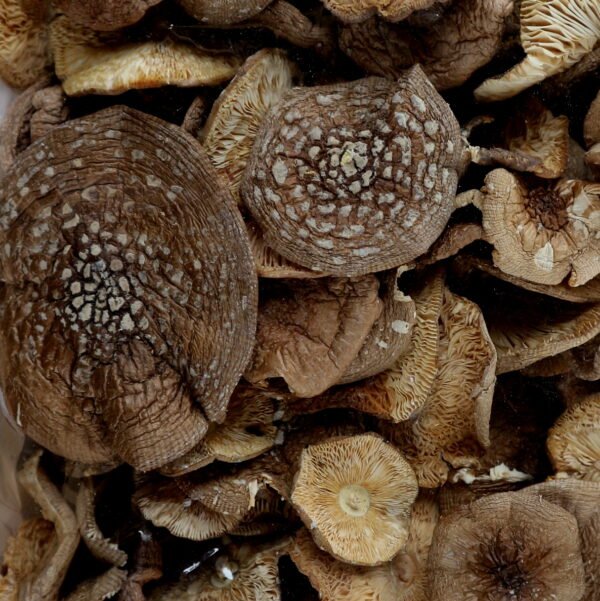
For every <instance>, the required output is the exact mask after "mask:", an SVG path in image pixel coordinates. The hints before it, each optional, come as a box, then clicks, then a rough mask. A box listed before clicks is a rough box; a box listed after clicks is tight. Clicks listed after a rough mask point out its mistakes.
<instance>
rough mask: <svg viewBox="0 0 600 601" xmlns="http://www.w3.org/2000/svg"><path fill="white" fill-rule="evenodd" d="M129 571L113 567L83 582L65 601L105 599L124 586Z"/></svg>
mask: <svg viewBox="0 0 600 601" xmlns="http://www.w3.org/2000/svg"><path fill="white" fill-rule="evenodd" d="M126 578H127V572H125V571H124V570H119V568H116V567H112V568H109V569H108V570H107V571H106V572H104V573H103V574H101V575H100V576H97V577H96V578H92V579H90V580H86V581H84V582H82V583H81V584H80V585H79V586H78V587H77V588H76V589H75V590H74V591H73V592H72V593H71V594H70V595H68V596H67V597H65V599H64V601H104V599H107V598H109V597H112V596H113V595H116V594H117V593H118V592H119V591H120V590H121V588H122V586H123V584H124V582H125V579H126Z"/></svg>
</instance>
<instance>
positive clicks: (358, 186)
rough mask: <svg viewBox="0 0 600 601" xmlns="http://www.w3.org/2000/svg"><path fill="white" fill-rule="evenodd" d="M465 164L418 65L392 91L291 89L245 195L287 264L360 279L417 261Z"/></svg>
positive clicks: (254, 162) (269, 127) (363, 86)
mask: <svg viewBox="0 0 600 601" xmlns="http://www.w3.org/2000/svg"><path fill="white" fill-rule="evenodd" d="M342 123H343V124H344V125H341V124H342ZM459 157H460V133H459V130H458V124H457V122H456V120H455V118H454V116H453V115H452V114H451V112H450V111H449V110H448V106H447V105H446V104H445V102H444V101H443V100H442V99H441V97H440V96H439V95H438V94H437V93H436V91H435V90H434V88H433V87H432V86H431V84H430V83H429V82H428V80H427V78H426V77H425V76H424V75H423V72H422V71H421V70H420V69H419V68H418V67H416V68H414V69H412V70H411V71H409V72H408V73H407V74H405V75H404V76H403V77H402V78H400V79H399V80H398V81H397V82H388V81H386V80H383V79H376V78H371V79H365V80H358V81H355V82H352V83H343V84H335V85H331V86H324V87H314V88H295V89H293V90H292V91H290V92H288V93H287V94H286V95H285V96H284V97H283V99H282V100H281V101H280V102H279V103H278V104H277V106H276V107H274V109H273V110H272V111H271V112H270V113H269V114H268V115H267V117H266V119H265V121H264V122H263V124H262V126H261V129H260V131H259V134H258V137H257V140H256V143H255V146H254V152H253V156H252V158H251V160H250V163H249V164H248V167H247V170H246V173H245V176H244V180H243V182H242V187H241V193H242V198H243V200H244V202H245V203H246V205H247V206H248V208H249V209H250V211H251V213H252V215H253V216H254V218H255V219H256V220H257V221H258V224H259V226H260V227H261V229H262V230H263V233H264V235H265V240H266V242H267V244H268V245H269V246H271V247H272V248H274V249H275V250H276V251H278V252H279V253H280V254H282V255H283V256H284V257H286V258H287V259H289V260H292V261H294V262H296V263H299V264H300V265H303V266H305V267H309V268H310V269H313V270H321V271H324V272H326V273H331V274H333V275H339V276H354V275H361V274H365V273H369V272H374V271H380V270H383V269H389V268H392V267H397V266H399V265H402V264H403V263H405V262H407V261H410V260H412V259H414V258H415V257H416V256H418V255H419V254H422V253H423V252H425V251H426V250H427V249H428V248H429V246H430V245H431V244H432V243H433V241H434V240H435V239H436V238H437V237H438V236H439V234H440V233H441V231H442V230H443V228H444V226H445V225H446V223H447V221H448V219H449V217H450V213H451V211H452V199H453V197H454V192H455V189H456V180H457V175H456V167H457V164H458V160H459Z"/></svg>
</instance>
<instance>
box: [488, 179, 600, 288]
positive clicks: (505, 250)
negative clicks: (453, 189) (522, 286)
mask: <svg viewBox="0 0 600 601" xmlns="http://www.w3.org/2000/svg"><path fill="white" fill-rule="evenodd" d="M483 192H484V198H483V200H482V201H481V205H482V206H481V210H482V214H483V229H484V231H485V237H486V240H487V241H488V242H490V244H492V245H493V246H494V253H493V258H494V264H495V265H496V267H499V268H500V269H501V270H502V271H504V272H506V273H508V274H510V275H513V276H517V277H520V278H523V279H525V280H529V281H531V282H536V283H538V284H560V283H561V282H562V281H563V280H564V279H565V278H566V277H567V276H568V277H569V282H568V283H569V285H571V286H581V285H582V284H585V283H586V282H589V281H590V280H591V279H593V278H594V277H595V276H597V275H598V274H599V273H600V261H598V260H597V259H598V253H599V252H600V237H599V236H598V232H600V184H594V183H587V182H580V181H576V180H561V181H559V182H558V183H556V184H555V185H554V186H553V187H552V188H546V187H534V188H528V187H526V185H525V183H524V182H522V181H521V180H519V179H518V178H517V176H515V175H513V174H512V173H510V172H508V171H506V170H504V169H495V170H494V171H492V172H491V173H489V174H488V175H487V176H486V178H485V187H484V188H483Z"/></svg>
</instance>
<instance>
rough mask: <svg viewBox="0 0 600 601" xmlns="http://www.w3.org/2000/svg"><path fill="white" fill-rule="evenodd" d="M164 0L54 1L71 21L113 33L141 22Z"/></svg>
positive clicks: (57, 7)
mask: <svg viewBox="0 0 600 601" xmlns="http://www.w3.org/2000/svg"><path fill="white" fill-rule="evenodd" d="M159 2H162V0H108V1H106V0H104V1H102V2H99V1H98V0H53V4H54V6H55V7H56V9H58V10H59V11H60V12H61V13H63V14H65V15H67V17H68V18H69V20H70V21H73V23H77V24H78V25H83V26H84V27H90V28H91V29H96V30H98V31H112V30H114V29H120V28H121V27H127V26H128V25H132V24H133V23H136V22H137V21H139V20H140V19H141V18H142V17H143V16H144V14H145V13H146V11H147V10H148V9H149V8H150V7H151V6H154V5H156V4H158V3H159Z"/></svg>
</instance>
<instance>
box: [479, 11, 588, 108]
mask: <svg viewBox="0 0 600 601" xmlns="http://www.w3.org/2000/svg"><path fill="white" fill-rule="evenodd" d="M520 23H521V44H522V46H523V50H525V53H526V57H525V58H524V59H523V60H522V61H521V62H520V63H519V64H518V65H515V66H514V67H513V68H512V69H510V70H509V71H507V72H506V73H505V74H504V75H501V76H499V77H493V78H491V79H487V80H486V81H484V82H483V83H482V84H481V85H480V86H479V87H478V88H477V89H476V90H475V98H476V99H477V100H479V101H480V102H490V101H494V100H505V99H506V98H510V97H512V96H516V95H517V94H518V93H519V92H522V91H523V90H525V89H527V88H529V87H530V86H533V85H535V84H536V83H539V82H540V81H543V80H544V79H546V78H547V77H550V76H551V75H556V74H557V73H560V72H561V71H564V70H566V69H567V68H568V67H570V66H571V65H574V64H575V63H577V62H578V61H579V60H580V59H581V58H583V57H584V56H585V55H586V54H587V53H589V52H590V51H591V50H592V49H593V48H594V46H595V45H596V42H597V41H598V39H600V8H599V7H598V3H597V2H588V0H522V1H521V8H520Z"/></svg>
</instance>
